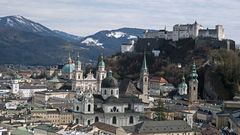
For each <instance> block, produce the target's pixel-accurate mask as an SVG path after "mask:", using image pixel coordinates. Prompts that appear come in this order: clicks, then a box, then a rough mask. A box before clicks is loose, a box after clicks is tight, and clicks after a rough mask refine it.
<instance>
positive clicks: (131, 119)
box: [129, 116, 133, 124]
mask: <svg viewBox="0 0 240 135" xmlns="http://www.w3.org/2000/svg"><path fill="white" fill-rule="evenodd" d="M129 124H133V116H130V118H129Z"/></svg>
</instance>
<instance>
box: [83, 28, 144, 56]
mask: <svg viewBox="0 0 240 135" xmlns="http://www.w3.org/2000/svg"><path fill="white" fill-rule="evenodd" d="M143 33H144V29H137V28H120V29H116V30H103V31H99V32H97V33H95V34H94V35H90V36H87V37H85V38H84V39H82V41H81V43H82V44H83V45H86V46H96V47H100V48H103V49H105V52H106V53H107V54H108V53H114V52H118V51H120V46H121V44H122V43H127V42H129V41H130V40H132V39H133V40H134V39H137V38H138V37H143Z"/></svg>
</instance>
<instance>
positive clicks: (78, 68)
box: [61, 54, 106, 94]
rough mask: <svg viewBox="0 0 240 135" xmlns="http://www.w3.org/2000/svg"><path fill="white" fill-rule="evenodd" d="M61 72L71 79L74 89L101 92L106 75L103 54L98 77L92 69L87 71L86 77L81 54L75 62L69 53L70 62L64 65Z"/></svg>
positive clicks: (64, 76)
mask: <svg viewBox="0 0 240 135" xmlns="http://www.w3.org/2000/svg"><path fill="white" fill-rule="evenodd" d="M61 72H62V77H63V78H65V79H67V80H70V81H71V84H72V90H74V91H81V92H88V93H93V94H97V93H100V88H101V83H102V80H103V79H104V78H105V77H106V70H105V63H104V60H103V55H101V57H100V61H99V62H98V70H97V74H96V78H95V77H94V74H93V73H92V72H91V70H90V72H89V73H87V76H86V77H84V75H83V73H84V71H83V69H82V63H81V61H80V58H79V55H78V56H77V59H76V60H75V62H74V61H73V60H72V58H71V55H70V54H69V58H68V63H67V64H65V65H64V66H63V68H62V70H61Z"/></svg>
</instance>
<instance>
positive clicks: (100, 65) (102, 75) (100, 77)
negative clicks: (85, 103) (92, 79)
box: [96, 54, 107, 92]
mask: <svg viewBox="0 0 240 135" xmlns="http://www.w3.org/2000/svg"><path fill="white" fill-rule="evenodd" d="M106 75H107V72H106V70H105V62H104V60H103V55H102V54H101V56H100V60H99V62H98V70H97V75H96V79H97V83H98V87H97V89H98V91H99V92H101V84H102V80H103V79H104V78H106Z"/></svg>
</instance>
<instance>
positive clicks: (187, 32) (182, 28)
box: [144, 22, 225, 41]
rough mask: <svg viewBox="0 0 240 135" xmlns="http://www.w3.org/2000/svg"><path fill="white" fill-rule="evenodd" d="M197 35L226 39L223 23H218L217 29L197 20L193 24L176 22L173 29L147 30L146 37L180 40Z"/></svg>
mask: <svg viewBox="0 0 240 135" xmlns="http://www.w3.org/2000/svg"><path fill="white" fill-rule="evenodd" d="M196 37H212V38H216V39H218V40H223V39H225V34H224V29H223V26H222V25H216V27H215V29H204V28H203V26H201V25H200V24H198V23H197V22H195V23H193V24H176V25H174V26H173V31H167V30H166V28H165V29H164V30H159V31H145V33H144V38H162V39H166V40H173V41H178V40H179V39H185V38H193V39H195V38H196Z"/></svg>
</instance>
